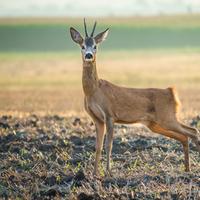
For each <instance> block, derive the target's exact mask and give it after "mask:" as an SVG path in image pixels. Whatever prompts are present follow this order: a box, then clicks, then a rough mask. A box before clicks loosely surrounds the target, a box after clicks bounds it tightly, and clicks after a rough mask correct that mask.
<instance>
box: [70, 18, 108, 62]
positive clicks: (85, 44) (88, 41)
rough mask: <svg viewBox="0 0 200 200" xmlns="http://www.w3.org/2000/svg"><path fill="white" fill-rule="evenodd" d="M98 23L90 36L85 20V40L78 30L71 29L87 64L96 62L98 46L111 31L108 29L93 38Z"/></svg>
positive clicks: (72, 35)
mask: <svg viewBox="0 0 200 200" xmlns="http://www.w3.org/2000/svg"><path fill="white" fill-rule="evenodd" d="M96 23H97V22H95V23H94V27H93V30H92V33H91V35H90V36H88V32H87V27H86V23H85V19H84V27H85V39H84V38H83V37H82V36H81V34H80V33H79V32H78V31H77V30H76V29H74V28H72V27H71V28H70V34H71V38H72V40H73V41H74V42H76V43H77V44H78V45H79V46H80V48H81V52H82V58H83V60H84V61H86V62H92V61H94V60H95V57H96V53H97V46H98V44H99V43H101V42H102V41H103V40H104V39H105V37H106V36H107V34H108V30H109V29H108V28H107V29H106V30H105V31H103V32H101V33H99V34H98V35H96V36H95V37H93V35H94V30H95V27H96Z"/></svg>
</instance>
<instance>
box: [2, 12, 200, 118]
mask: <svg viewBox="0 0 200 200" xmlns="http://www.w3.org/2000/svg"><path fill="white" fill-rule="evenodd" d="M86 20H87V24H88V29H89V30H91V28H92V26H93V23H94V21H95V20H97V28H96V31H95V33H96V34H97V33H98V32H100V31H103V30H104V29H106V28H108V27H109V28H110V30H109V34H108V37H107V38H106V40H105V41H104V42H103V43H102V44H101V45H100V46H99V48H98V55H97V56H98V57H97V66H98V72H99V76H100V77H101V78H102V79H106V80H108V81H110V82H113V83H115V84H118V85H121V86H127V87H143V88H144V87H160V88H165V87H168V86H174V87H175V88H176V89H177V90H178V92H179V96H180V99H181V102H182V107H183V109H182V110H183V116H182V118H187V117H189V116H196V115H198V113H199V111H200V67H199V66H200V39H199V35H200V15H198V14H196V15H174V16H165V15H163V16H162V15H161V16H151V17H106V18H88V19H86ZM70 26H73V27H74V28H76V29H77V30H79V31H80V32H81V33H82V35H83V36H84V29H83V18H18V19H16V18H3V19H0V36H1V37H0V74H1V78H0V115H7V114H9V113H10V114H11V115H26V114H28V115H30V113H37V114H41V115H46V114H60V115H75V114H77V113H79V114H83V115H84V112H83V92H82V86H81V72H82V59H81V53H80V49H79V47H78V46H77V45H76V44H74V43H73V41H72V40H71V38H70V35H69V27H70Z"/></svg>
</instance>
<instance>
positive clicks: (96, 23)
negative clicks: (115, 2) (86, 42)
mask: <svg viewBox="0 0 200 200" xmlns="http://www.w3.org/2000/svg"><path fill="white" fill-rule="evenodd" d="M96 24H97V22H96V21H95V23H94V27H93V30H92V33H91V35H90V37H93V34H94V30H95V28H96Z"/></svg>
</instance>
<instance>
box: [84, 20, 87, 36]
mask: <svg viewBox="0 0 200 200" xmlns="http://www.w3.org/2000/svg"><path fill="white" fill-rule="evenodd" d="M84 26H85V36H86V37H88V33H87V28H86V23H85V18H84Z"/></svg>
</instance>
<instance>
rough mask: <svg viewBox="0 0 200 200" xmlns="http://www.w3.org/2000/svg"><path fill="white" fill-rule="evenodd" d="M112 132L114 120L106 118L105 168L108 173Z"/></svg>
mask: <svg viewBox="0 0 200 200" xmlns="http://www.w3.org/2000/svg"><path fill="white" fill-rule="evenodd" d="M113 133H114V120H113V119H112V118H107V119H106V158H107V165H106V169H107V171H108V172H109V173H110V172H111V171H110V154H111V150H112V143H113Z"/></svg>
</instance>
